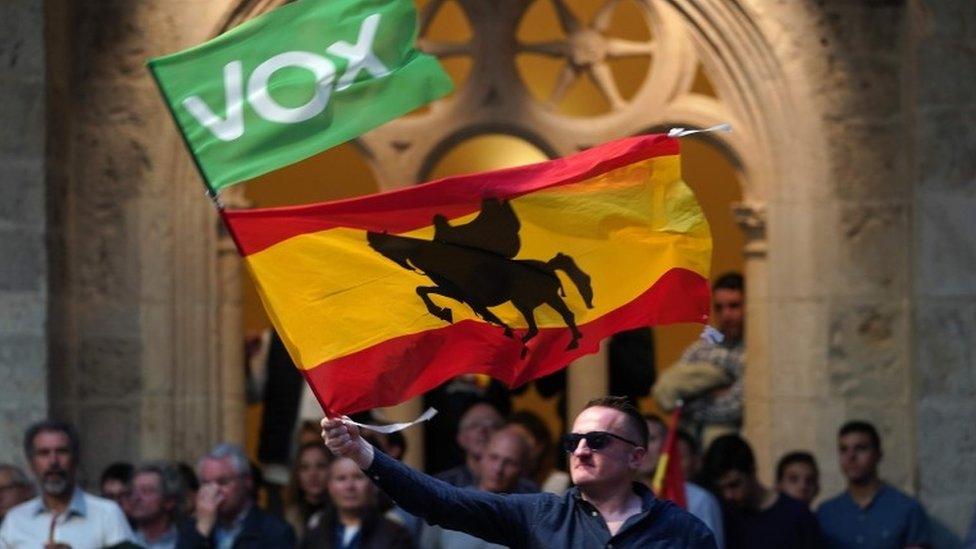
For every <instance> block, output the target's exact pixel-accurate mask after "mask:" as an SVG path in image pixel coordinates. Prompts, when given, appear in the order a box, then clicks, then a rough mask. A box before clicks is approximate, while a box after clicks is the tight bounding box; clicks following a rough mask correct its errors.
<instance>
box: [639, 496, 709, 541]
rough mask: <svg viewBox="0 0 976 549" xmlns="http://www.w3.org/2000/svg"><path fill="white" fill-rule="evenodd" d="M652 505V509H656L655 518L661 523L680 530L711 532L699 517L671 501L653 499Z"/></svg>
mask: <svg viewBox="0 0 976 549" xmlns="http://www.w3.org/2000/svg"><path fill="white" fill-rule="evenodd" d="M654 507H655V508H656V509H652V511H656V513H655V515H656V516H657V520H658V521H661V522H662V523H666V524H668V525H669V526H672V527H676V528H678V529H680V530H687V531H689V532H698V531H700V532H701V533H706V534H711V530H709V529H708V527H707V526H705V523H704V522H702V521H701V519H699V518H698V517H696V516H695V515H692V514H691V513H689V512H688V511H686V510H684V509H682V508H681V507H678V506H677V505H675V504H674V503H673V502H671V501H668V500H666V499H655V500H654Z"/></svg>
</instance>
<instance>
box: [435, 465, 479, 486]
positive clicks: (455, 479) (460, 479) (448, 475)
mask: <svg viewBox="0 0 976 549" xmlns="http://www.w3.org/2000/svg"><path fill="white" fill-rule="evenodd" d="M467 473H468V468H467V467H465V466H464V465H458V466H455V467H451V468H450V469H445V470H443V471H441V472H440V473H437V474H435V475H433V477H434V478H436V479H438V480H443V481H444V482H446V483H448V484H453V485H454V486H461V485H462V484H468V483H469V481H470V475H468V474H467Z"/></svg>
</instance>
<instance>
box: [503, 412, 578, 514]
mask: <svg viewBox="0 0 976 549" xmlns="http://www.w3.org/2000/svg"><path fill="white" fill-rule="evenodd" d="M505 429H507V430H512V431H513V432H515V433H516V434H518V435H520V436H521V437H522V438H523V439H524V440H525V441H526V442H527V443H528V444H529V462H528V465H527V466H526V469H525V471H524V472H523V474H522V476H523V477H525V478H527V479H529V480H531V481H533V482H535V484H536V485H537V486H539V489H540V490H541V491H543V492H549V493H551V494H557V495H561V494H562V493H563V492H565V491H566V490H567V489H568V488H569V484H570V480H569V473H567V472H565V471H560V470H559V469H557V468H556V452H555V445H554V444H553V439H552V433H550V432H549V428H548V427H546V423H545V422H544V421H543V420H542V418H540V417H539V416H537V415H535V414H534V413H532V412H529V411H527V410H525V411H519V412H515V413H513V414H512V415H510V416H509V417H508V424H506V425H505Z"/></svg>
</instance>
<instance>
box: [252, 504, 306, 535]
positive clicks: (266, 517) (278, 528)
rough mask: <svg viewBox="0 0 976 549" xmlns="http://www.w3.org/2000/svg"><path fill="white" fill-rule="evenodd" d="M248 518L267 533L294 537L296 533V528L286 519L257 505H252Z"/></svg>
mask: <svg viewBox="0 0 976 549" xmlns="http://www.w3.org/2000/svg"><path fill="white" fill-rule="evenodd" d="M247 519H249V520H250V521H253V524H255V525H256V526H257V527H258V528H259V529H260V530H261V531H262V532H263V533H264V534H266V535H274V536H277V535H288V536H292V537H294V535H295V530H293V529H292V527H291V525H290V524H288V523H287V522H286V521H285V520H284V519H282V518H280V517H278V516H276V515H273V514H271V513H269V512H267V511H265V510H264V509H261V508H260V507H258V506H257V505H255V506H253V507H251V510H250V511H249V512H248V517H247Z"/></svg>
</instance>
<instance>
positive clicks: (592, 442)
mask: <svg viewBox="0 0 976 549" xmlns="http://www.w3.org/2000/svg"><path fill="white" fill-rule="evenodd" d="M611 438H615V439H617V440H622V441H624V442H626V443H627V444H630V445H631V446H638V447H639V446H640V444H637V443H636V442H634V441H632V440H628V439H626V438H624V437H622V436H620V435H615V434H613V433H608V432H606V431H590V432H589V433H566V434H565V435H563V438H562V440H561V442H562V445H563V450H566V452H568V453H570V454H572V453H573V452H575V451H576V449H577V448H579V443H580V441H581V440H583V439H586V446H587V447H589V449H590V450H602V449H603V448H606V447H607V445H608V444H610V439H611Z"/></svg>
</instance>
